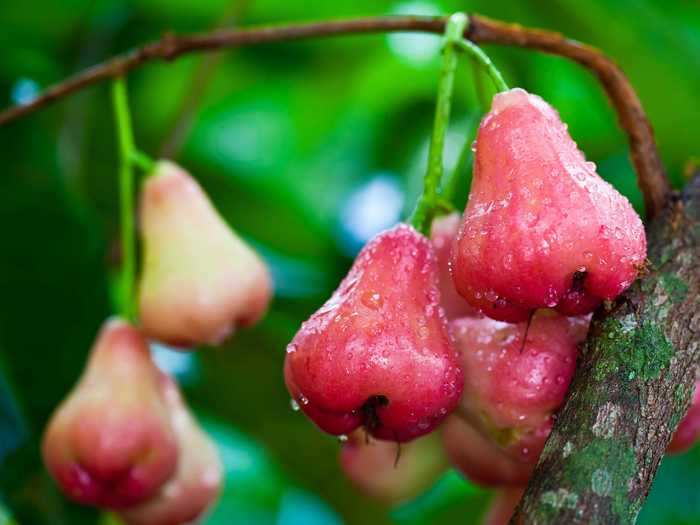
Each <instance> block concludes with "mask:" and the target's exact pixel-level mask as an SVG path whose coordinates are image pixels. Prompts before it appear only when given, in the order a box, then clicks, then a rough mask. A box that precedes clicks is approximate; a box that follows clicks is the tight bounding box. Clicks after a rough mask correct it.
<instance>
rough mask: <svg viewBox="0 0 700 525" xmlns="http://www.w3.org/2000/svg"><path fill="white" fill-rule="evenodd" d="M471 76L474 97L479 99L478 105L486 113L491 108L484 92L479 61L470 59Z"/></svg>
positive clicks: (484, 87)
mask: <svg viewBox="0 0 700 525" xmlns="http://www.w3.org/2000/svg"><path fill="white" fill-rule="evenodd" d="M471 62H472V77H473V79H474V90H475V91H476V98H477V100H478V101H479V107H480V108H481V112H482V113H487V112H488V111H489V109H491V103H490V102H491V101H490V100H489V98H488V94H487V92H486V86H484V77H483V75H482V71H481V67H480V65H479V63H478V62H477V61H476V60H474V59H472V61H471Z"/></svg>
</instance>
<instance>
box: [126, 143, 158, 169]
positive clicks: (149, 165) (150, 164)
mask: <svg viewBox="0 0 700 525" xmlns="http://www.w3.org/2000/svg"><path fill="white" fill-rule="evenodd" d="M130 160H131V163H132V164H133V165H134V166H137V167H139V168H141V169H142V170H143V171H145V172H146V174H151V173H153V170H154V168H155V166H156V163H155V161H154V160H153V159H152V158H151V157H149V156H148V155H146V154H145V153H144V152H142V151H139V150H137V149H133V150H131V159H130Z"/></svg>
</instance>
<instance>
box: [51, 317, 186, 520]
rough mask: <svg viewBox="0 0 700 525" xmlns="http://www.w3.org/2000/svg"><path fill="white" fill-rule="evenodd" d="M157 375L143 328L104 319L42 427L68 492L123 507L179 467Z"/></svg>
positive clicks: (85, 499)
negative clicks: (72, 382) (76, 376)
mask: <svg viewBox="0 0 700 525" xmlns="http://www.w3.org/2000/svg"><path fill="white" fill-rule="evenodd" d="M159 374H160V372H159V371H158V369H157V368H156V367H155V365H154V364H153V362H152V361H151V357H150V353H149V349H148V346H147V343H146V341H145V339H144V338H143V336H142V335H141V333H140V332H139V331H138V330H137V329H136V328H134V327H132V326H131V325H129V324H128V323H126V322H125V321H122V320H120V319H110V320H107V321H106V322H105V324H104V325H103V327H102V329H101V331H100V333H99V335H98V337H97V340H96V342H95V344H94V346H93V349H92V351H91V354H90V357H89V360H88V363H87V366H86V369H85V371H84V372H83V375H82V377H81V378H80V380H79V381H78V383H77V385H76V386H75V387H74V389H73V391H72V392H71V393H70V394H69V395H68V397H67V398H66V399H65V400H64V401H63V402H62V403H61V405H60V406H59V407H58V408H57V410H56V412H55V413H54V415H53V416H52V418H51V420H50V422H49V424H48V426H47V428H46V431H45V433H44V438H43V443H42V453H43V457H44V463H45V464H46V467H47V469H48V470H49V472H50V473H51V475H52V476H53V477H54V479H55V480H56V482H57V483H58V485H59V486H60V487H61V489H62V490H63V492H64V493H65V494H66V495H67V496H68V497H69V498H71V499H73V500H75V501H77V502H78V503H83V504H86V505H95V506H98V507H107V508H115V509H119V508H125V507H128V506H131V505H135V504H138V503H140V502H142V501H145V500H146V499H148V498H149V497H151V496H152V495H153V494H154V493H155V492H156V491H157V490H158V488H159V487H160V486H161V485H162V484H163V483H164V482H165V481H166V480H167V479H168V478H169V477H170V476H171V475H172V474H173V472H175V468H176V465H177V453H178V449H177V443H176V440H175V435H174V433H173V429H172V427H171V424H170V418H169V417H168V413H167V409H166V406H165V403H164V400H163V398H162V396H161V394H160V389H159V384H160V380H159Z"/></svg>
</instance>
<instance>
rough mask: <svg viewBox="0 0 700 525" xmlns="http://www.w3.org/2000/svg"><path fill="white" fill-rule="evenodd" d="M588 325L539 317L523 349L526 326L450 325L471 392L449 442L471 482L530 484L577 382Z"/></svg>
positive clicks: (450, 425) (546, 313) (548, 314)
mask: <svg viewBox="0 0 700 525" xmlns="http://www.w3.org/2000/svg"><path fill="white" fill-rule="evenodd" d="M588 322H589V316H584V317H564V316H562V315H559V314H557V313H556V312H554V311H552V310H539V311H537V312H536V314H535V315H534V316H533V318H532V323H531V325H530V328H529V330H528V334H527V340H526V341H525V345H524V347H523V336H524V334H525V329H526V323H520V324H510V323H503V322H500V321H494V320H492V319H489V318H487V317H481V318H462V319H456V320H454V321H452V322H451V323H450V330H451V333H452V337H453V339H454V341H455V346H456V347H457V348H458V349H459V350H460V351H461V356H462V362H463V368H464V374H465V386H464V394H463V396H462V400H461V405H460V408H459V410H460V416H461V417H460V418H457V417H455V416H453V417H450V418H449V420H448V421H447V423H446V424H445V430H444V440H445V447H446V450H447V453H448V456H449V457H450V461H451V462H452V463H453V464H454V465H455V466H456V467H457V468H458V469H460V470H461V471H462V472H463V473H464V474H465V475H466V476H468V477H469V478H471V479H472V480H473V481H474V482H476V483H480V484H484V485H494V486H502V485H515V486H522V485H524V484H525V483H526V482H527V479H528V478H529V476H530V474H531V473H532V470H533V469H534V467H535V464H536V463H537V460H538V458H539V455H540V453H541V451H542V448H543V447H544V443H545V441H546V440H547V437H548V436H549V432H550V430H551V426H552V413H553V412H554V411H555V410H556V409H557V408H558V407H559V406H560V405H561V403H562V402H563V400H564V396H565V395H566V391H567V389H568V386H569V383H570V381H571V378H572V377H573V374H574V370H575V366H576V356H577V345H578V343H580V342H581V341H583V340H584V339H585V336H586V332H587V329H588ZM521 349H522V351H521ZM467 421H468V422H467Z"/></svg>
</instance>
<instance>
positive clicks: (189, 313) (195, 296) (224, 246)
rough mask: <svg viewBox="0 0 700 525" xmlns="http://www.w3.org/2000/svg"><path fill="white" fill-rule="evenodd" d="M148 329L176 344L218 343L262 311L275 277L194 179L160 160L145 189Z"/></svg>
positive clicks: (143, 295)
mask: <svg viewBox="0 0 700 525" xmlns="http://www.w3.org/2000/svg"><path fill="white" fill-rule="evenodd" d="M140 213H141V217H140V219H141V229H142V236H143V250H144V263H143V274H142V276H141V283H140V289H139V308H140V317H141V323H142V327H143V331H144V332H145V333H146V335H148V336H149V337H152V338H154V339H158V340H160V341H163V342H165V343H168V344H171V345H174V346H192V345H196V344H202V343H204V344H218V343H221V342H222V341H223V340H224V339H226V337H228V336H229V335H230V334H231V333H232V332H233V330H234V329H235V327H236V326H237V325H244V326H245V325H250V324H252V323H254V322H256V321H257V320H258V319H259V318H260V317H261V316H262V315H263V314H264V312H265V310H266V308H267V304H268V302H269V299H270V290H271V284H270V276H269V273H268V271H267V268H266V266H265V264H264V263H263V262H262V260H261V259H260V257H258V255H257V254H256V253H255V252H254V251H253V250H252V249H251V248H250V247H249V246H248V245H247V244H246V243H245V242H243V241H242V240H241V239H240V238H239V237H238V236H237V235H236V234H235V233H234V232H233V231H232V230H231V229H230V228H229V227H228V225H227V224H226V223H225V222H224V220H223V219H222V218H221V216H220V215H219V214H218V213H217V211H216V209H215V208H214V206H213V205H212V203H211V202H210V201H209V198H208V197H207V195H206V194H205V193H204V191H203V190H202V188H201V187H200V186H199V184H197V182H196V181H195V180H194V179H193V178H192V177H191V176H190V175H189V174H188V173H187V172H185V171H184V170H183V169H182V168H180V167H178V166H176V165H175V164H173V163H171V162H167V161H160V162H158V164H157V165H156V168H155V171H154V173H153V174H152V175H151V176H149V177H148V178H147V179H146V181H145V183H144V186H143V191H142V194H141V210H140Z"/></svg>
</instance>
